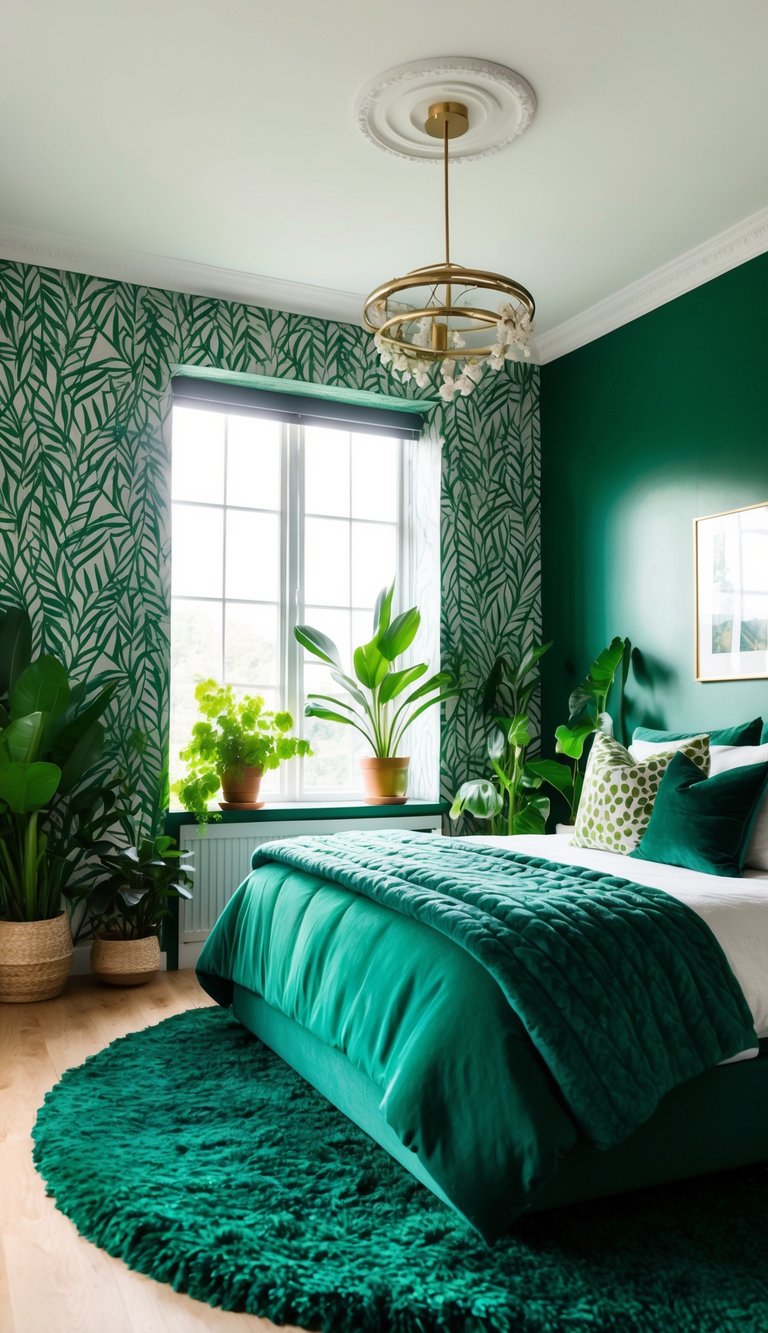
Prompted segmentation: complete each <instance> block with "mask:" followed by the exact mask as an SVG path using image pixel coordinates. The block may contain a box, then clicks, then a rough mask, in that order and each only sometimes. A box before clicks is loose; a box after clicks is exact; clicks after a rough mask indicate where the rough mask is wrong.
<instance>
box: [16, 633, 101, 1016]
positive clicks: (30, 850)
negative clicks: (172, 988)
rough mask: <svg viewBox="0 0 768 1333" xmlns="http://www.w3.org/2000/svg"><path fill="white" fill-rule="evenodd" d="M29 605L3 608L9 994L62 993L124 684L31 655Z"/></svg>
mask: <svg viewBox="0 0 768 1333" xmlns="http://www.w3.org/2000/svg"><path fill="white" fill-rule="evenodd" d="M31 645H32V629H31V625H30V621H29V617H28V615H27V613H26V611H24V610H23V609H21V608H17V607H14V608H11V609H10V610H8V611H6V612H4V613H3V614H2V615H1V616H0V728H2V730H1V731H0V1000H2V1001H5V1002H11V1003H14V1002H15V1003H24V1002H27V1001H30V1000H47V999H52V998H53V997H54V996H55V995H58V993H59V992H60V991H61V990H62V988H63V986H64V983H65V982H66V979H67V977H68V975H69V969H70V963H71V959H72V935H71V931H70V924H69V916H68V913H67V911H65V910H64V908H65V899H66V898H68V896H69V894H70V892H71V890H72V887H73V885H74V884H75V882H76V881H77V879H78V876H80V875H81V874H82V873H83V866H84V863H85V861H86V858H87V853H88V851H89V850H92V849H93V848H94V846H96V845H97V840H98V837H99V836H100V834H101V832H102V831H103V829H104V826H105V822H108V820H109V818H110V815H109V810H110V808H111V805H112V804H113V803H114V793H113V792H112V791H111V789H110V788H109V786H108V784H107V783H106V782H105V780H104V779H103V778H96V777H95V776H94V767H95V765H96V764H97V761H98V759H99V757H100V755H101V750H102V745H103V740H104V727H103V725H102V724H101V722H100V721H99V720H98V719H99V717H100V715H101V714H102V713H103V711H104V709H105V708H106V706H107V704H108V702H109V700H110V698H111V697H112V694H113V692H114V689H115V685H114V682H113V683H111V684H108V685H106V686H101V687H99V686H98V685H97V687H96V690H95V691H93V690H92V691H91V693H90V696H89V695H88V689H87V687H86V685H85V684H77V685H71V684H70V682H69V680H68V677H67V672H66V670H65V668H64V666H63V665H62V664H61V663H60V662H59V661H57V659H56V658H55V657H51V656H47V655H43V656H41V657H38V658H36V659H35V660H31Z"/></svg>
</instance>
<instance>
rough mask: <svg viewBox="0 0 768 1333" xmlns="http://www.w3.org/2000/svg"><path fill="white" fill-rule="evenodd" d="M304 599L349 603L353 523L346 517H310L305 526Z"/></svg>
mask: <svg viewBox="0 0 768 1333" xmlns="http://www.w3.org/2000/svg"><path fill="white" fill-rule="evenodd" d="M304 600H305V601H306V602H307V603H310V604H311V603H315V605H318V604H319V605H325V606H349V524H348V523H345V522H344V521H343V520H338V519H332V518H308V519H307V521H306V523H305V525H304ZM318 628H319V626H318Z"/></svg>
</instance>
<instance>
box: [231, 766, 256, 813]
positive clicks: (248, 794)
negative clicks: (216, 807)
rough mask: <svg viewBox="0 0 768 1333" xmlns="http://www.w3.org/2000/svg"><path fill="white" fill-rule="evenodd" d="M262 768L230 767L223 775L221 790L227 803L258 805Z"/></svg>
mask: <svg viewBox="0 0 768 1333" xmlns="http://www.w3.org/2000/svg"><path fill="white" fill-rule="evenodd" d="M263 772H264V770H263V769H262V768H229V769H227V770H226V772H224V773H222V775H221V790H222V793H223V795H224V802H225V803H226V804H227V805H257V804H258V803H259V787H260V786H261V779H262V774H263Z"/></svg>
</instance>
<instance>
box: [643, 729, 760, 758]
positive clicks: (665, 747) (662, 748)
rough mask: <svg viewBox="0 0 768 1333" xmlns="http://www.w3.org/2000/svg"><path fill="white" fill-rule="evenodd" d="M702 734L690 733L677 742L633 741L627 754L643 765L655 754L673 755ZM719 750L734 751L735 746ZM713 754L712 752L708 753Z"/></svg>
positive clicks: (722, 747)
mask: <svg viewBox="0 0 768 1333" xmlns="http://www.w3.org/2000/svg"><path fill="white" fill-rule="evenodd" d="M702 734H703V733H702V732H698V731H694V732H691V735H690V736H683V738H682V740H679V741H633V742H632V744H631V745H630V747H629V753H630V754H631V755H632V758H633V759H636V760H637V762H638V763H639V764H643V763H645V761H646V759H652V758H653V756H654V755H655V754H674V753H677V751H678V750H682V748H683V746H684V745H690V743H691V741H694V740H698V738H699V736H700V735H702ZM720 748H721V749H723V750H724V749H726V748H727V749H729V750H730V749H734V750H735V749H736V746H735V745H734V746H730V745H729V746H727V747H726V746H724V745H723V746H721V747H720ZM710 752H711V753H712V754H714V750H711V751H710Z"/></svg>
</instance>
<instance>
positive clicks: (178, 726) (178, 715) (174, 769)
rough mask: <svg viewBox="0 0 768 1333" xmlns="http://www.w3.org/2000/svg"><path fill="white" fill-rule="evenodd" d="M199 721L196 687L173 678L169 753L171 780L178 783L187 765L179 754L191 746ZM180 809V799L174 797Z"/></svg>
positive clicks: (175, 804) (174, 802) (169, 774)
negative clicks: (194, 730) (193, 733)
mask: <svg viewBox="0 0 768 1333" xmlns="http://www.w3.org/2000/svg"><path fill="white" fill-rule="evenodd" d="M197 721H198V712H197V704H196V703H195V694H194V685H192V684H190V683H189V682H185V681H182V680H178V679H176V677H175V676H171V735H170V746H169V752H168V776H169V780H170V781H171V782H172V783H173V782H178V780H179V778H182V777H183V776H184V774H185V772H186V764H185V763H184V761H183V760H182V759H180V758H179V752H180V751H181V750H183V749H184V748H185V747H186V746H187V745H189V742H190V740H191V739H192V726H193V724H194V723H195V722H197ZM172 800H173V804H174V806H175V808H176V809H178V797H175V796H174V797H172Z"/></svg>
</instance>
